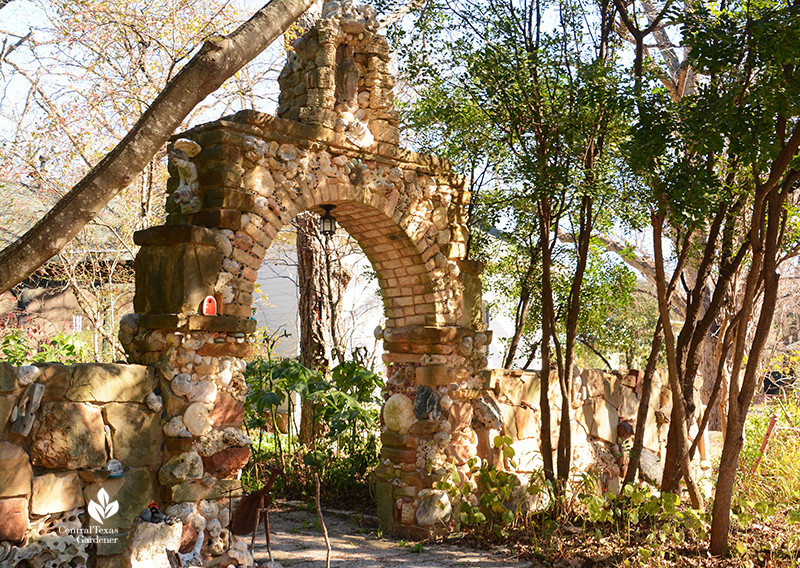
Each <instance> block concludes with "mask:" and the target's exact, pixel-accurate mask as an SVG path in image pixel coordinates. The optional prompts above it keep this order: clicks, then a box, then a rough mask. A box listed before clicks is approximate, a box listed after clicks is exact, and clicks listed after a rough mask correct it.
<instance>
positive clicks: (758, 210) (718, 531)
mask: <svg viewBox="0 0 800 568" xmlns="http://www.w3.org/2000/svg"><path fill="white" fill-rule="evenodd" d="M798 132H800V129H799V130H798V131H796V133H795V134H797V133H798ZM792 138H793V140H794V142H795V143H794V146H793V147H792V146H791V145H788V146H789V150H790V151H787V152H786V154H788V155H789V156H791V155H793V154H794V153H795V152H796V150H797V144H798V143H800V139H798V140H795V136H793V137H792ZM784 150H785V151H786V150H787V149H786V148H785V149H784ZM776 162H778V160H776ZM787 163H788V160H787ZM775 167H776V166H775V164H773V171H772V172H771V173H772V174H773V175H774V170H775ZM770 177H771V178H773V176H770ZM797 177H798V174H795V173H794V172H793V173H792V175H789V176H787V178H786V179H784V182H783V184H782V185H781V186H779V187H774V186H773V187H772V188H771V190H768V189H767V188H766V187H764V186H762V187H761V188H759V189H760V190H761V192H763V193H761V195H759V193H756V199H755V202H754V206H753V217H752V219H751V222H750V227H751V229H750V240H751V243H752V244H753V247H752V249H753V259H752V263H751V266H750V274H749V275H748V278H747V285H746V287H745V296H744V301H743V303H742V314H740V316H739V318H738V322H737V325H738V327H739V329H738V330H737V337H736V348H735V352H734V356H733V360H734V363H733V370H732V372H731V378H730V387H729V396H728V425H727V431H726V436H725V443H724V444H723V446H722V457H721V459H720V467H719V476H718V478H717V485H716V490H715V492H714V508H713V511H712V517H711V544H710V546H709V552H711V554H714V555H722V554H725V553H727V551H728V533H729V531H730V515H731V500H732V498H733V485H734V482H735V481H736V470H737V468H738V462H739V452H740V451H741V449H742V432H743V431H744V422H745V420H746V419H747V411H748V410H749V408H750V402H751V401H752V398H753V393H754V392H755V389H756V384H757V382H758V379H759V378H760V376H761V357H762V355H763V354H764V346H765V345H766V342H767V338H768V337H769V332H770V329H771V328H772V318H773V316H774V314H775V303H776V299H777V296H778V281H779V277H780V276H779V274H778V271H777V256H778V250H779V247H780V244H781V241H782V236H783V233H784V230H785V222H786V217H785V214H784V211H783V204H784V202H785V200H786V195H787V193H788V191H789V190H790V189H791V188H792V187H793V186H794V184H795V183H796V181H797ZM768 184H769V182H767V184H766V185H768ZM759 198H760V199H759ZM760 200H761V201H762V203H759V201H760ZM764 202H765V204H764ZM765 209H766V211H765ZM765 213H766V214H765ZM765 217H766V219H765ZM765 222H766V225H767V226H766V230H764V229H762V227H763V224H764V223H765ZM759 282H760V283H762V284H763V289H764V292H763V299H762V302H761V313H760V314H759V317H758V324H757V326H756V332H755V336H754V338H753V343H752V345H751V347H750V349H749V351H748V353H747V366H746V367H745V373H744V378H743V379H742V382H741V387H740V386H739V374H740V371H741V368H742V364H743V361H744V351H745V341H746V335H747V323H748V322H749V321H750V317H751V316H752V309H753V303H754V298H755V291H756V289H757V287H758V284H759ZM745 316H746V317H745Z"/></svg>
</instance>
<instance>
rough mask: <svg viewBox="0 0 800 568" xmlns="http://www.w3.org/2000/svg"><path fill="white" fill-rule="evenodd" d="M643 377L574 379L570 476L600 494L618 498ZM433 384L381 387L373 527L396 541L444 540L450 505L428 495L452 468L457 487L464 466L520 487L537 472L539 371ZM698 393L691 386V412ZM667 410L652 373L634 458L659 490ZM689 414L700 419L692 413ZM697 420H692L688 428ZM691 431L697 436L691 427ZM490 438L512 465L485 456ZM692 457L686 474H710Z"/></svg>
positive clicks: (448, 378) (663, 384)
mask: <svg viewBox="0 0 800 568" xmlns="http://www.w3.org/2000/svg"><path fill="white" fill-rule="evenodd" d="M642 376H643V372H642V371H616V372H613V373H608V372H604V371H598V370H586V371H583V372H582V373H581V375H580V383H579V384H577V385H576V386H577V388H576V391H577V395H576V398H575V400H573V401H569V403H568V404H569V405H570V416H571V425H572V431H571V433H572V445H573V449H572V467H573V469H574V471H575V472H576V473H584V472H585V473H590V474H592V475H593V476H595V478H596V479H597V480H598V481H599V482H600V484H601V486H602V488H603V489H604V490H612V491H616V490H618V489H619V486H620V482H621V480H622V477H624V474H625V465H626V463H627V450H628V449H629V448H630V445H631V443H632V436H633V432H634V428H635V423H636V415H637V412H638V407H639V399H640V396H639V392H640V380H641V377H642ZM442 377H443V380H441V381H440V382H441V383H442V384H441V386H439V387H438V388H437V389H436V391H434V392H435V394H434V393H432V392H428V391H427V390H425V387H416V392H411V391H410V390H409V389H408V388H407V389H406V392H405V393H403V392H402V391H397V390H396V389H394V388H392V387H391V386H388V388H387V391H386V395H385V396H386V397H387V400H386V403H385V405H384V408H383V426H382V430H383V431H382V435H381V441H382V442H383V448H382V450H381V455H382V456H383V457H384V458H386V459H385V461H384V463H383V464H381V465H380V466H379V467H378V469H377V470H376V479H377V494H378V500H379V502H378V513H379V517H380V521H381V524H382V526H383V527H385V528H386V529H388V530H393V531H394V532H395V533H397V534H401V535H408V536H411V537H417V536H423V535H425V534H427V533H428V532H429V531H437V530H438V531H445V532H446V530H447V527H448V522H449V520H450V514H451V511H453V510H454V508H455V507H457V505H458V503H450V501H449V498H448V496H447V494H446V493H445V492H443V491H437V490H435V489H432V488H434V487H435V485H436V482H438V481H441V480H445V479H448V478H449V476H450V473H451V471H452V468H453V466H455V467H457V468H458V469H459V471H460V474H461V478H462V479H464V478H469V471H470V467H469V465H468V463H467V462H468V461H469V460H470V458H478V463H482V462H488V463H489V464H491V465H493V466H494V467H496V468H497V469H501V470H505V471H511V472H513V473H515V474H517V475H518V476H519V478H520V480H521V481H522V482H523V483H527V482H528V481H529V480H530V479H531V477H532V474H535V473H537V472H540V471H541V469H542V466H543V462H542V457H541V446H540V444H541V412H540V407H539V403H540V392H541V391H540V389H541V381H540V374H539V373H538V372H523V371H509V370H492V371H484V372H483V373H482V374H481V379H480V380H477V379H474V378H473V379H468V380H465V381H462V382H458V378H459V375H458V373H457V372H455V373H454V372H452V371H444V372H443V375H442ZM462 378H463V376H462ZM417 379H418V380H419V374H418V375H417ZM392 382H396V381H390V385H391V384H392ZM549 384H550V392H549V399H550V402H551V404H550V406H551V424H550V432H551V435H552V436H553V440H552V443H553V447H554V448H555V446H556V444H557V438H558V430H559V425H560V410H561V406H562V404H564V401H563V400H562V398H561V393H560V390H559V387H558V377H557V374H556V373H555V372H552V374H551V377H550V383H549ZM412 386H413V383H412ZM699 388H700V383H699V381H698V384H697V385H696V387H695V398H696V401H697V402H698V403H699ZM431 399H436V400H437V401H438V407H437V409H436V410H435V411H433V412H431V411H430V410H426V412H425V413H419V412H418V410H419V409H420V408H428V407H429V405H430V402H429V401H431ZM671 405H672V400H671V393H670V390H669V386H668V384H667V379H666V376H665V374H664V373H662V372H656V375H655V377H654V379H653V391H652V395H651V397H650V401H649V404H648V408H649V410H648V415H647V423H646V425H645V438H644V449H643V453H642V471H643V473H644V476H645V477H646V478H648V479H649V480H650V481H654V482H660V477H661V471H662V469H661V460H662V458H663V456H664V452H665V448H666V436H667V431H668V428H669V418H670V412H671V408H672V406H671ZM697 408H698V412H701V411H702V405H701V404H697ZM423 414H425V415H423ZM698 418H699V415H698V416H696V417H694V419H695V422H696V421H697V419H698ZM691 432H692V433H693V434H696V432H697V429H696V426H694V427H693V428H692V430H691ZM497 436H507V437H508V438H510V439H511V447H512V448H513V449H514V458H513V462H514V464H513V465H512V462H511V460H509V459H506V458H504V457H503V455H502V452H501V450H500V449H497V448H495V447H494V445H493V441H494V439H495V438H496V437H497ZM700 453H701V454H702V456H700V455H699V456H698V457H697V459H696V460H695V465H696V466H699V467H700V468H701V470H700V473H701V475H702V474H704V473H707V472H708V471H707V470H708V467H709V464H708V462H707V461H704V460H705V446H703V445H701V452H700Z"/></svg>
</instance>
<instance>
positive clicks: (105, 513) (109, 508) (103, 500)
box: [88, 488, 119, 525]
mask: <svg viewBox="0 0 800 568" xmlns="http://www.w3.org/2000/svg"><path fill="white" fill-rule="evenodd" d="M97 500H98V501H99V502H100V503H95V502H94V500H90V501H89V507H88V511H89V516H90V517H92V518H93V519H94V520H95V521H97V522H98V523H100V524H101V525H102V524H105V520H106V519H107V518H109V517H110V516H112V515H114V514H115V513H116V512H117V511H119V503H117V502H116V501H112V502H111V503H109V500H110V498H109V496H108V493H107V492H106V490H105V489H103V488H101V489H100V491H98V492H97Z"/></svg>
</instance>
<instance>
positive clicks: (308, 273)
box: [295, 212, 330, 448]
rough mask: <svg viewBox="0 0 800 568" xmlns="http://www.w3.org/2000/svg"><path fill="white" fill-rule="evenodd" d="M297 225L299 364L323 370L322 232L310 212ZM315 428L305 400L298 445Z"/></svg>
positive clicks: (310, 440) (307, 442) (308, 443)
mask: <svg viewBox="0 0 800 568" xmlns="http://www.w3.org/2000/svg"><path fill="white" fill-rule="evenodd" d="M295 226H296V227H297V238H296V244H297V288H298V296H299V299H298V306H297V311H298V316H299V319H300V363H301V364H303V365H304V366H305V367H308V368H309V369H317V370H321V371H324V370H325V369H327V368H328V367H329V365H330V361H329V360H328V358H327V356H326V354H325V331H326V327H327V326H326V325H325V320H326V319H327V318H326V317H325V311H326V310H325V304H327V294H326V293H325V282H324V281H323V271H322V270H321V268H322V267H323V266H324V262H325V251H324V250H323V249H322V234H321V233H320V232H319V225H318V221H317V217H316V216H315V215H314V214H312V213H309V212H305V213H300V214H299V215H298V216H297V217H296V219H295ZM318 433H319V432H317V429H316V428H315V427H314V405H313V404H312V403H311V401H308V400H305V401H303V404H302V410H301V412H300V432H299V435H298V438H299V440H300V443H301V444H304V445H305V446H306V447H307V448H310V447H311V444H312V443H313V441H314V438H315V436H316V435H317V434H318Z"/></svg>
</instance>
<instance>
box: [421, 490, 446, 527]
mask: <svg viewBox="0 0 800 568" xmlns="http://www.w3.org/2000/svg"><path fill="white" fill-rule="evenodd" d="M452 512H453V508H452V506H451V505H450V499H449V498H448V497H447V493H445V492H444V491H431V492H430V493H429V494H428V495H426V496H425V497H423V498H422V501H421V502H420V504H419V507H417V524H418V525H419V526H421V527H432V526H434V525H438V524H444V523H447V521H449V520H450V515H451V514H452Z"/></svg>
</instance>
